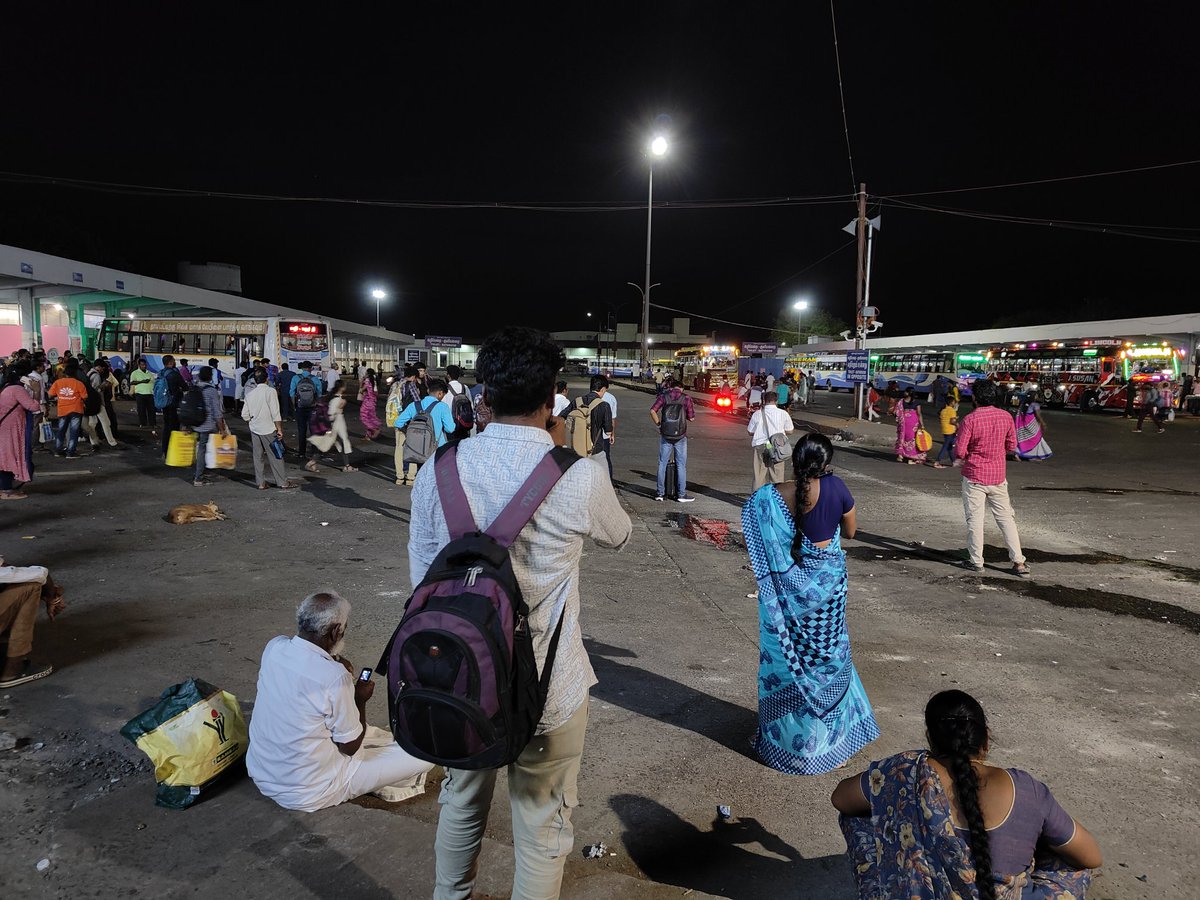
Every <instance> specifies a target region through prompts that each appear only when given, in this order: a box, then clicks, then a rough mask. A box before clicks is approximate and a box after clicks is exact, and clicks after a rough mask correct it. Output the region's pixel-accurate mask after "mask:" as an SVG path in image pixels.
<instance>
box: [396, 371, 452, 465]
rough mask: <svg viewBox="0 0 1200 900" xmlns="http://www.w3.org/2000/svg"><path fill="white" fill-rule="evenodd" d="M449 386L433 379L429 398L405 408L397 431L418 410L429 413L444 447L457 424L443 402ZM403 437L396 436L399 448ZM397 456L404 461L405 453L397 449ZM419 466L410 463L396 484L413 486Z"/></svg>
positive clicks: (439, 444)
mask: <svg viewBox="0 0 1200 900" xmlns="http://www.w3.org/2000/svg"><path fill="white" fill-rule="evenodd" d="M446 390H447V385H446V382H445V381H444V380H442V379H441V378H432V379H430V381H429V396H427V397H422V398H421V400H420V402H419V403H410V404H408V406H406V407H405V408H404V411H403V412H402V413H400V415H399V416H398V417H397V418H396V430H397V431H399V430H400V429H402V428H404V427H406V426H407V425H408V423H409V422H411V421H412V420H413V416H415V415H416V414H417V411H418V409H419V410H420V411H421V412H427V413H429V417H430V419H431V420H432V422H433V430H434V433H435V434H436V435H437V444H438V446H439V447H441V446H443V445H444V444H445V443H446V442H447V441H448V440H449V438H450V435H452V434H453V433H454V429H455V427H456V426H455V424H454V416H452V415H451V414H450V407H449V406H447V405H446V404H445V403H443V402H442V398H443V397H445V396H446ZM401 437H402V436H401V435H397V436H396V444H397V446H398V447H402V446H403V441H402V440H401ZM396 456H397V458H398V459H403V451H402V450H400V449H397V451H396ZM416 470H417V464H416V463H409V465H407V466H405V467H404V470H403V471H399V470H398V471H397V472H396V484H412V483H413V482H414V481H416V480H417V472H416Z"/></svg>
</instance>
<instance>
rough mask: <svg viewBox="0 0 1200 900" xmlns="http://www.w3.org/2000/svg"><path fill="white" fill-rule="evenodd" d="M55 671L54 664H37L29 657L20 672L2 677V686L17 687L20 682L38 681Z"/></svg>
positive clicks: (0, 680)
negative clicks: (10, 676)
mask: <svg viewBox="0 0 1200 900" xmlns="http://www.w3.org/2000/svg"><path fill="white" fill-rule="evenodd" d="M53 671H54V666H35V665H34V664H33V662H32V660H28V659H27V660H25V665H24V667H23V668H22V669H21V672H20V674H18V675H14V676H13V677H12V678H3V679H0V688H10V687H16V686H17V685H18V684H27V683H28V682H30V681H37V680H38V679H39V678H45V677H46V676H47V675H49V674H50V673H51V672H53Z"/></svg>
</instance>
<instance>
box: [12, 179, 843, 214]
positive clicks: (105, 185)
mask: <svg viewBox="0 0 1200 900" xmlns="http://www.w3.org/2000/svg"><path fill="white" fill-rule="evenodd" d="M0 180H4V181H14V182H26V183H34V184H47V185H54V186H58V187H67V188H75V189H79V190H88V191H97V192H100V193H109V194H124V195H130V196H143V197H181V198H195V199H216V200H251V201H259V202H262V201H273V202H281V203H332V204H342V205H349V206H379V207H389V208H394V209H507V210H526V211H533V212H626V211H637V212H642V211H645V209H646V202H645V201H644V200H612V201H579V200H565V201H523V202H521V201H490V200H489V201H484V200H388V199H382V198H352V197H321V196H309V195H298V194H258V193H249V192H245V191H218V190H202V189H198V188H176V187H166V186H162V185H145V184H129V183H122V182H113V181H91V180H88V179H84V178H64V177H59V176H53V175H33V174H28V173H24V172H0ZM845 202H846V198H845V195H843V194H825V195H818V196H808V197H805V196H800V197H739V198H730V199H713V200H680V201H674V200H657V201H655V203H654V208H655V209H753V208H769V207H786V206H808V205H822V204H834V203H837V204H841V203H845Z"/></svg>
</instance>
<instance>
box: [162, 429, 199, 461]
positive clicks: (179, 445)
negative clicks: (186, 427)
mask: <svg viewBox="0 0 1200 900" xmlns="http://www.w3.org/2000/svg"><path fill="white" fill-rule="evenodd" d="M195 464H196V435H195V432H191V431H172V432H171V439H170V441H168V442H167V465H168V466H176V467H178V468H181V469H185V468H187V467H188V466H192V465H195Z"/></svg>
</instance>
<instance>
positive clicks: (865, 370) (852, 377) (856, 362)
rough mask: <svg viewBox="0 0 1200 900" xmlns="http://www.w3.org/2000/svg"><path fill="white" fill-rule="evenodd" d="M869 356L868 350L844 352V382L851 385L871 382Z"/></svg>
mask: <svg viewBox="0 0 1200 900" xmlns="http://www.w3.org/2000/svg"><path fill="white" fill-rule="evenodd" d="M870 370H871V354H870V351H869V350H847V351H846V380H847V381H849V382H851V383H852V384H866V383H867V382H868V381H870V380H871V372H870Z"/></svg>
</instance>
